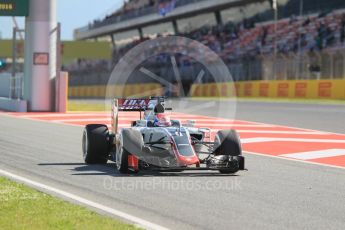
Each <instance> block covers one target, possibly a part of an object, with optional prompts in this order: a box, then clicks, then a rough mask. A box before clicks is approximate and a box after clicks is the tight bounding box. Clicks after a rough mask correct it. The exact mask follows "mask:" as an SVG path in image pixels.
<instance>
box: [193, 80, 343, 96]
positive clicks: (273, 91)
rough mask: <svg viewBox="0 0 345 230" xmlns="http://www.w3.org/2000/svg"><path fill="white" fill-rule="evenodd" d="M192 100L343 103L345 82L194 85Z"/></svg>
mask: <svg viewBox="0 0 345 230" xmlns="http://www.w3.org/2000/svg"><path fill="white" fill-rule="evenodd" d="M191 92H192V93H191V95H192V96H193V97H231V96H234V95H235V94H236V95H237V97H249V98H250V97H253V98H254V97H262V98H297V99H298V98H299V99H345V80H286V81H246V82H237V83H233V84H232V83H212V84H195V85H193V86H192V90H191Z"/></svg>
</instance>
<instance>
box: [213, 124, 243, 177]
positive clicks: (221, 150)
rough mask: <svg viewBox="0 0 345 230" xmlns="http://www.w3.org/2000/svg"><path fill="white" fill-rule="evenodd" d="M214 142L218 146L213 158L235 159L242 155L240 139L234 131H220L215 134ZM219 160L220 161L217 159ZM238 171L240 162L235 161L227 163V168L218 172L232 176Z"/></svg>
mask: <svg viewBox="0 0 345 230" xmlns="http://www.w3.org/2000/svg"><path fill="white" fill-rule="evenodd" d="M215 142H216V143H217V144H218V146H217V148H216V151H215V156H216V158H217V157H221V158H224V160H225V161H228V160H227V158H232V157H237V156H241V155H242V147H241V142H240V138H239V136H238V134H237V132H236V131H235V130H220V131H218V132H217V134H216V137H215ZM219 160H220V159H219ZM239 169H240V162H239V161H238V160H237V159H234V160H232V161H228V165H227V168H225V169H221V170H219V172H220V173H223V174H233V173H236V172H237V171H238V170H239Z"/></svg>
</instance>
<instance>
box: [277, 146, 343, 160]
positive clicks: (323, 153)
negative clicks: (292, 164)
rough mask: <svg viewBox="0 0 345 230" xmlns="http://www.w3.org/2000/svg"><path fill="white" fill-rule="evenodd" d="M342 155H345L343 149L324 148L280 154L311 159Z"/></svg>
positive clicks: (300, 158)
mask: <svg viewBox="0 0 345 230" xmlns="http://www.w3.org/2000/svg"><path fill="white" fill-rule="evenodd" d="M344 155H345V149H325V150H318V151H310V152H300V153H289V154H283V155H280V156H281V157H289V158H294V159H299V160H313V159H319V158H327V157H337V156H344Z"/></svg>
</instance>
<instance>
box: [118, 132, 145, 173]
mask: <svg viewBox="0 0 345 230" xmlns="http://www.w3.org/2000/svg"><path fill="white" fill-rule="evenodd" d="M143 145H144V143H143V138H142V135H141V133H140V132H138V131H137V130H132V129H124V130H122V133H121V136H120V142H119V146H118V148H117V149H118V151H117V153H116V168H117V170H118V171H119V172H120V173H137V172H138V170H134V169H132V168H130V167H129V166H128V156H129V155H130V152H129V151H131V152H132V153H139V152H141V148H142V146H143Z"/></svg>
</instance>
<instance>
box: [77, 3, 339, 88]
mask: <svg viewBox="0 0 345 230" xmlns="http://www.w3.org/2000/svg"><path fill="white" fill-rule="evenodd" d="M271 3H272V1H269V0H263V1H250V0H247V1H246V0H241V1H235V0H233V1H229V0H227V1H224V0H213V1H211V0H163V1H161V0H144V1H137V0H130V1H127V2H125V4H124V6H123V7H122V8H121V9H119V10H117V11H116V12H114V13H113V14H111V15H108V16H106V17H105V18H103V19H101V20H96V21H95V22H94V23H92V24H89V25H88V26H87V27H84V28H81V29H77V30H76V31H75V37H76V39H100V38H107V39H108V40H109V41H111V42H112V44H113V48H114V50H113V60H111V61H108V62H107V63H106V62H105V61H104V62H103V66H107V68H103V71H100V70H99V69H98V70H97V71H93V70H92V68H91V69H90V68H89V69H88V71H87V73H88V74H87V75H85V71H83V74H80V71H75V70H72V71H71V75H72V77H71V85H78V84H81V82H82V84H85V85H102V84H106V82H107V76H109V73H110V71H111V69H112V66H114V65H115V64H116V63H117V61H118V60H119V59H120V58H121V57H122V56H123V55H124V54H125V53H126V52H127V51H128V50H130V49H131V48H133V47H134V46H136V45H138V44H140V43H141V42H143V41H146V40H149V39H152V38H155V37H157V36H169V35H170V34H171V35H173V34H175V35H180V36H185V37H189V38H191V39H194V40H197V41H199V42H201V43H203V44H205V45H206V46H208V47H209V48H211V49H212V50H213V51H214V52H216V53H217V54H218V55H219V56H220V57H221V58H222V59H223V61H224V62H225V63H226V64H227V65H228V67H229V69H230V72H231V74H232V76H233V78H234V80H235V81H248V80H279V79H281V80H283V79H285V80H289V79H337V78H345V68H344V63H345V1H343V0H328V1H323V0H278V9H277V15H278V18H277V20H274V10H273V9H272V5H271ZM162 9H163V10H162ZM193 62H194V60H192V59H191V58H186V57H184V58H181V60H180V59H178V64H179V66H180V67H181V71H182V73H181V75H182V77H183V78H184V80H185V81H186V82H187V84H190V82H193V80H195V79H190V78H189V77H190V76H191V75H193V74H191V73H197V72H198V71H199V68H200V66H198V65H196V64H195V63H193ZM89 66H90V65H89ZM167 68H168V67H167V66H166V65H165V64H164V63H158V64H157V60H156V59H155V60H153V61H152V62H151V69H152V70H153V71H154V72H155V73H164V76H166V79H167V80H168V81H171V82H173V81H174V80H173V76H170V75H169V73H171V71H169V70H167ZM183 71H185V72H183ZM140 79H141V78H140V76H137V77H134V78H133V79H132V81H135V82H138V81H140ZM206 81H212V79H211V78H206Z"/></svg>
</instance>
